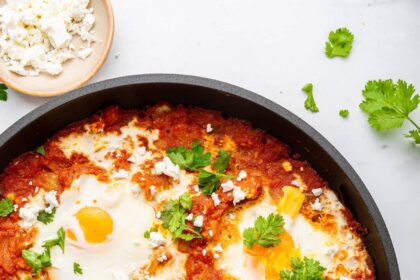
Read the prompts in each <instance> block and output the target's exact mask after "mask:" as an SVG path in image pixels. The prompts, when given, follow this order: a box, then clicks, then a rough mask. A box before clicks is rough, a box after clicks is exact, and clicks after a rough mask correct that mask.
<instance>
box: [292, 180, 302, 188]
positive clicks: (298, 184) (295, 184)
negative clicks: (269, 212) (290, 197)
mask: <svg viewBox="0 0 420 280" xmlns="http://www.w3.org/2000/svg"><path fill="white" fill-rule="evenodd" d="M291 184H292V185H293V186H296V187H300V186H301V183H300V181H298V180H293V181H292V182H291Z"/></svg>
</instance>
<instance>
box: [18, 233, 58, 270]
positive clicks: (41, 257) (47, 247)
mask: <svg viewBox="0 0 420 280" xmlns="http://www.w3.org/2000/svg"><path fill="white" fill-rule="evenodd" d="M64 241H65V232H64V229H63V228H62V227H61V228H60V229H59V230H58V231H57V238H56V239H50V240H47V241H45V242H44V243H43V244H42V247H43V248H44V252H42V253H37V252H34V251H32V250H27V249H23V250H22V257H23V258H24V259H25V261H26V263H27V264H28V265H29V266H30V267H32V274H33V275H36V274H37V273H38V272H40V271H41V269H43V268H44V267H50V266H51V249H52V248H53V247H54V246H58V247H60V248H61V251H62V252H63V253H64Z"/></svg>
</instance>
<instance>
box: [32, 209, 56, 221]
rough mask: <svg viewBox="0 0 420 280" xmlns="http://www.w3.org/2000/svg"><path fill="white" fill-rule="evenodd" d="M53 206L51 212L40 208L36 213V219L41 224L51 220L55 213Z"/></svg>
mask: <svg viewBox="0 0 420 280" xmlns="http://www.w3.org/2000/svg"><path fill="white" fill-rule="evenodd" d="M55 210H56V209H55V208H54V209H53V210H52V212H51V213H47V212H46V211H45V210H42V211H40V212H39V213H38V216H37V217H36V219H37V220H38V221H40V222H41V223H43V224H46V225H47V224H49V223H51V222H52V221H53V219H54V215H55Z"/></svg>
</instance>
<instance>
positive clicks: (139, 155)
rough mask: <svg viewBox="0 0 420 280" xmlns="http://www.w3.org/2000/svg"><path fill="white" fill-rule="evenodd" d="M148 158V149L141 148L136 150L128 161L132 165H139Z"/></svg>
mask: <svg viewBox="0 0 420 280" xmlns="http://www.w3.org/2000/svg"><path fill="white" fill-rule="evenodd" d="M147 156H148V153H147V151H146V147H140V148H136V149H134V151H133V153H132V154H131V156H130V157H129V158H128V159H127V160H128V161H129V162H131V163H137V164H138V163H141V162H143V161H144V160H145V159H146V157H147Z"/></svg>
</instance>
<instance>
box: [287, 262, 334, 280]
mask: <svg viewBox="0 0 420 280" xmlns="http://www.w3.org/2000/svg"><path fill="white" fill-rule="evenodd" d="M291 264H292V269H291V270H288V269H285V270H282V271H281V272H280V279H281V280H324V279H325V277H324V275H323V273H324V271H325V270H326V269H325V267H323V266H321V264H320V263H319V261H316V260H313V259H310V258H307V257H304V258H303V260H300V259H298V258H296V257H292V259H291Z"/></svg>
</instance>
